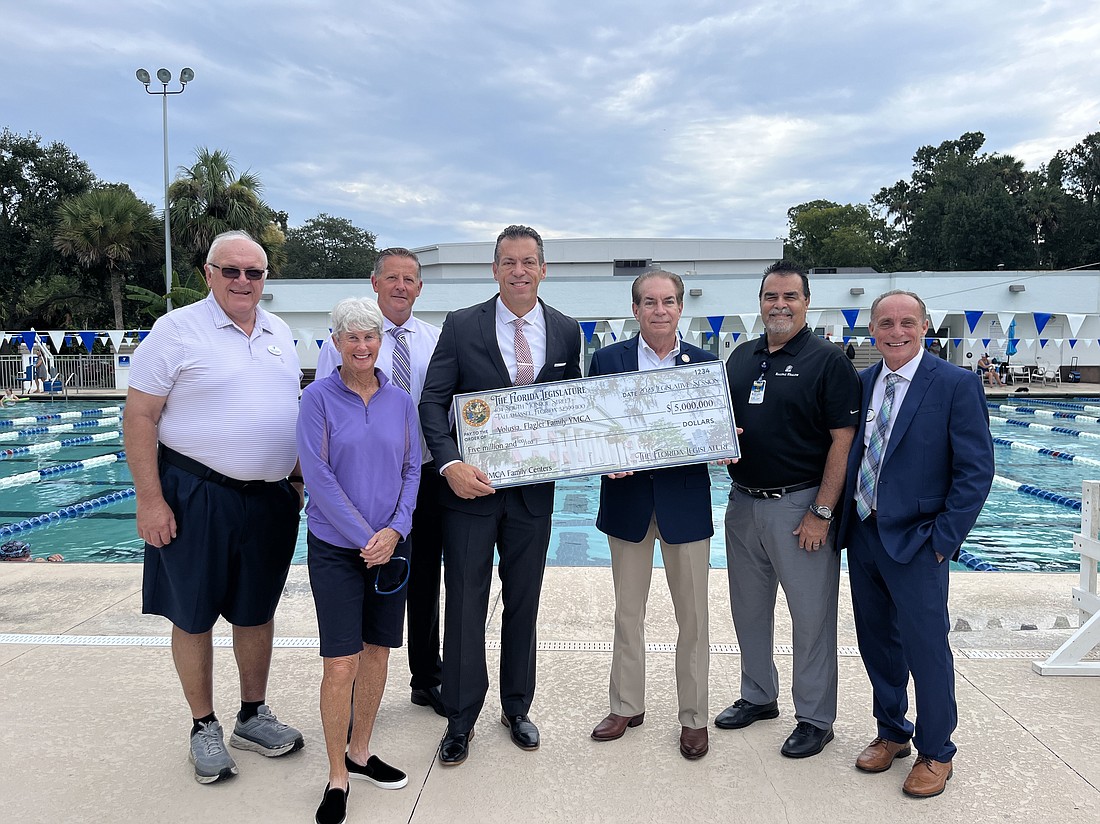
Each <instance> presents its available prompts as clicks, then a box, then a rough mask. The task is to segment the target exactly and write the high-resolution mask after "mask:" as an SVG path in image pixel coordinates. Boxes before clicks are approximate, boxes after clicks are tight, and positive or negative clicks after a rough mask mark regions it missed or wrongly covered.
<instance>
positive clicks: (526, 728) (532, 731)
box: [500, 712, 539, 750]
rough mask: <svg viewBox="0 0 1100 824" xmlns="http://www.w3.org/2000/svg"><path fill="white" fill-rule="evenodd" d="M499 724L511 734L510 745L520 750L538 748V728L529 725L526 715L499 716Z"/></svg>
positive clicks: (529, 721)
mask: <svg viewBox="0 0 1100 824" xmlns="http://www.w3.org/2000/svg"><path fill="white" fill-rule="evenodd" d="M500 723H501V724H503V725H504V726H506V727H507V728H508V729H509V730H511V732H512V743H513V744H515V745H516V746H517V747H519V748H520V749H521V750H537V749H538V748H539V728H538V727H536V726H535V725H534V724H532V723H531V719H530V718H528V717H527V716H526V715H505V714H504V713H503V712H502V713H501V714H500Z"/></svg>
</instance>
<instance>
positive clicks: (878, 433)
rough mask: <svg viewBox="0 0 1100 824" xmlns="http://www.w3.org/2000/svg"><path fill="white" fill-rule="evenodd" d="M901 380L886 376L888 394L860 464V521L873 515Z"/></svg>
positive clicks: (857, 506) (858, 487)
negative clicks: (880, 468) (872, 508)
mask: <svg viewBox="0 0 1100 824" xmlns="http://www.w3.org/2000/svg"><path fill="white" fill-rule="evenodd" d="M900 380H901V375H898V374H896V373H893V374H890V375H887V376H886V394H885V395H884V396H883V398H882V406H881V407H880V408H879V410H878V417H876V418H875V428H874V429H872V430H871V440H869V441H868V442H867V450H866V451H865V452H864V453H863V460H862V461H860V464H859V480H858V482H857V484H856V513H857V514H858V515H859V517H860V520H862V521H866V520H867V516H868V515H870V514H871V504H872V503H873V502H874V500H875V485H876V484H877V483H878V470H879V465H880V464H881V463H882V453H883V451H884V450H885V448H886V427H887V425H888V424H889V423H890V414H891V413H892V412H893V410H894V387H895V385H896V384H897V382H898V381H900Z"/></svg>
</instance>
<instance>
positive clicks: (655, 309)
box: [588, 271, 716, 759]
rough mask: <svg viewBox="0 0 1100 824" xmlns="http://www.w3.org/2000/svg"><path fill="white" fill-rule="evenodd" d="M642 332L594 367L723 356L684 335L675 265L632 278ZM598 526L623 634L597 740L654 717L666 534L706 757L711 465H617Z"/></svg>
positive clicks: (595, 360) (687, 721)
mask: <svg viewBox="0 0 1100 824" xmlns="http://www.w3.org/2000/svg"><path fill="white" fill-rule="evenodd" d="M631 302H632V304H633V309H634V317H635V318H636V319H637V320H638V325H639V326H640V327H641V328H640V331H639V333H638V335H637V336H636V337H634V338H631V339H630V340H625V341H620V342H619V343H614V344H612V345H611V346H606V347H604V348H603V349H600V350H599V351H598V352H596V353H595V354H594V355H593V356H592V365H591V367H590V368H589V370H588V374H589V377H592V376H595V375H610V374H615V373H619V372H636V371H647V370H650V369H665V368H668V367H672V366H685V365H687V364H689V363H698V362H700V361H710V360H716V358H715V356H714V355H712V354H710V353H709V352H705V351H703V350H702V349H699V348H698V347H696V346H692V345H691V344H690V343H685V342H683V341H681V340H680V339H679V336H678V335H677V326H678V324H679V321H680V315H681V313H682V311H683V308H684V282H683V281H682V280H681V279H680V276H679V275H675V274H672V273H671V272H663V271H650V272H646V273H645V274H643V275H641V276H640V277H638V278H637V279H636V280H635V281H634V284H633V286H632V287H631ZM596 528H597V529H599V530H600V531H601V532H603V533H605V534H606V535H607V543H608V545H609V546H610V548H611V575H612V579H613V580H614V585H615V642H614V647H613V652H612V657H611V687H610V699H611V713H610V714H609V715H608V716H607V717H606V718H605V719H604V720H603V721H601V722H600V723H599V724H598V725H597V726H596V728H595V729H594V730H593V731H592V737H593V738H594V739H595V740H597V741H614V740H615V739H617V738H621V737H622V736H623V733H624V732H626V729H627V727H637V726H639V725H640V724H641V723H642V721H643V720H644V718H645V612H646V599H647V598H648V596H649V584H650V579H651V578H652V576H653V545H654V542H655V541H657V540H659V541H660V542H661V556H662V557H663V558H664V564H665V577H666V578H667V580H668V587H669V590H670V591H671V593H672V602H673V606H674V608H675V612H676V623H677V626H678V627H679V634H678V636H677V639H676V692H677V698H678V699H679V707H680V711H679V718H680V725H681V727H680V753H681V754H682V755H683V756H684V757H685V758H688V759H696V758H702V757H703V756H704V755H706V754H707V750H708V749H709V745H708V741H707V723H708V719H709V711H708V708H707V677H708V675H709V670H710V635H709V621H708V613H707V579H708V576H709V569H710V536H711V535H713V534H714V522H713V518H712V514H711V505H710V474H709V472H708V470H707V465H706V464H705V463H701V464H700V463H697V464H691V465H689V466H677V467H671V468H669V469H655V470H648V469H647V470H639V471H637V472H616V473H614V474H611V475H607V476H605V477H603V478H602V479H601V480H600V511H599V514H598V515H597V516H596Z"/></svg>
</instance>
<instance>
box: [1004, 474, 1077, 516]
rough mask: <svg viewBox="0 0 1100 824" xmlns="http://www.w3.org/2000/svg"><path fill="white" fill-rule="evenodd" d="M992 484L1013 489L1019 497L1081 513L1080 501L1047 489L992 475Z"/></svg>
mask: <svg viewBox="0 0 1100 824" xmlns="http://www.w3.org/2000/svg"><path fill="white" fill-rule="evenodd" d="M993 484H994V486H999V487H1002V488H1003V489H1013V490H1015V491H1016V492H1019V493H1020V494H1021V495H1031V496H1033V497H1035V498H1041V499H1042V500H1044V501H1050V502H1051V503H1052V504H1057V505H1058V506H1064V507H1065V508H1066V509H1072V510H1074V511H1075V512H1080V511H1081V501H1080V500H1078V499H1077V498H1070V497H1069V496H1067V495H1059V494H1058V493H1057V492H1051V491H1050V490H1049V489H1040V488H1039V487H1037V486H1033V485H1032V484H1024V483H1020V482H1019V481H1014V480H1012V479H1011V478H1006V477H1004V476H1003V475H994V476H993Z"/></svg>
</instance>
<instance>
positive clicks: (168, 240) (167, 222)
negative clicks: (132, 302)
mask: <svg viewBox="0 0 1100 824" xmlns="http://www.w3.org/2000/svg"><path fill="white" fill-rule="evenodd" d="M137 79H138V82H139V83H141V84H143V85H144V86H145V93H146V94H159V95H160V96H161V102H162V104H163V105H162V109H163V113H164V290H165V291H164V305H165V307H166V308H167V310H168V311H169V312H171V311H172V224H171V219H170V218H169V215H168V211H169V210H168V95H170V94H183V92H184V90H185V89H186V88H187V84H188V83H190V82H191V81H192V80H194V79H195V73H194V72H193V71H191V69H186V68H185V69H182V70H181V71H180V77H179V84H180V87H179V88H178V89H176V90H175V91H172V92H170V91H168V84H169V83H171V82H172V72H170V71H168V69H157V80H159V81H160V84H161V91H159V92H158V91H155V90H154V89H150V88H149V84H150V83H152V82H153V79H152V78H151V77H150V76H149V72H147V71H146V70H145V69H138V70H137Z"/></svg>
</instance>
